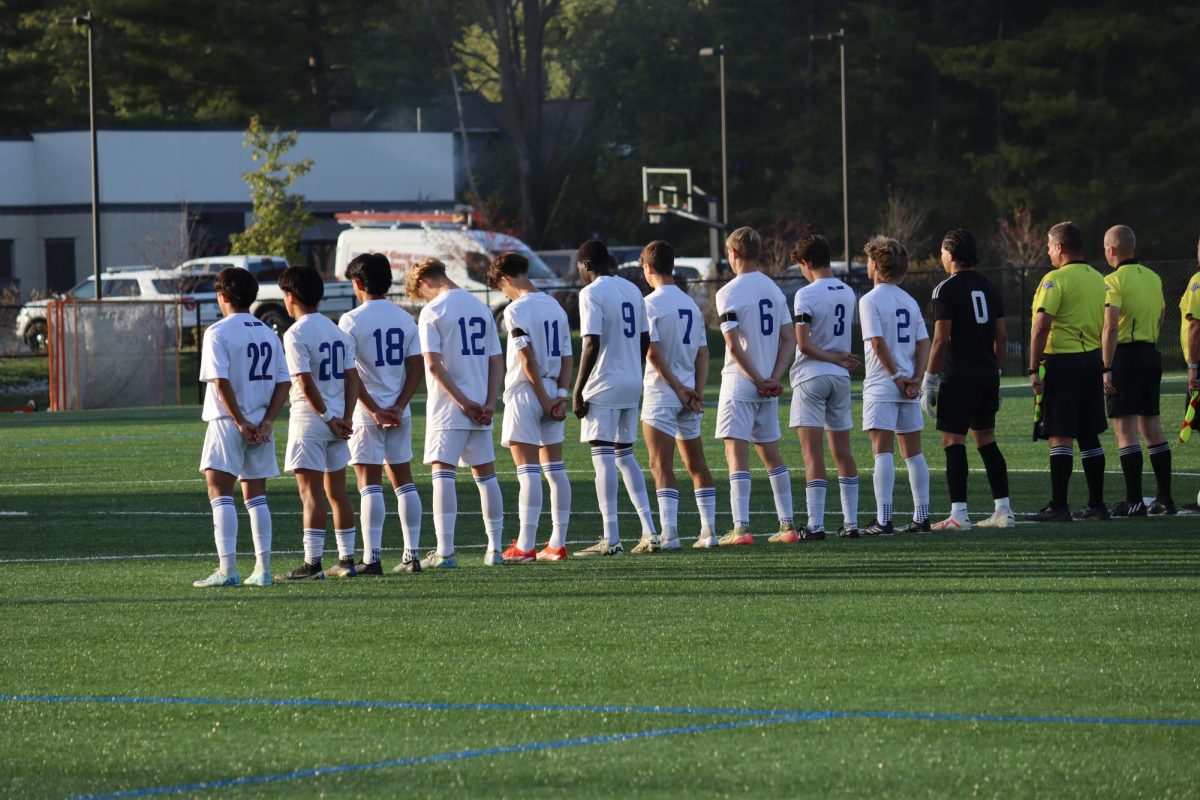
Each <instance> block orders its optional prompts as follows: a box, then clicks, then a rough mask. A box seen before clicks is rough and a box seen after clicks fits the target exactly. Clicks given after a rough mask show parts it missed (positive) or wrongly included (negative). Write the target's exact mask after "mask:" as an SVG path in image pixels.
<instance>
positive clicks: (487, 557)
mask: <svg viewBox="0 0 1200 800" xmlns="http://www.w3.org/2000/svg"><path fill="white" fill-rule="evenodd" d="M483 565H484V566H485V567H500V566H503V565H504V554H503V553H501V552H500V551H499V550H488V551H487V552H486V553H484V554H483Z"/></svg>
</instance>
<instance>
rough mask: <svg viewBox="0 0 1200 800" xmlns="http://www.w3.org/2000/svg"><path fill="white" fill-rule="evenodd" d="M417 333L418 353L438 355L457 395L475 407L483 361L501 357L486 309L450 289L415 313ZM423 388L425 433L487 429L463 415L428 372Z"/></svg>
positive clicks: (483, 393)
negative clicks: (429, 430) (426, 393)
mask: <svg viewBox="0 0 1200 800" xmlns="http://www.w3.org/2000/svg"><path fill="white" fill-rule="evenodd" d="M417 329H418V330H419V331H420V334H421V352H422V353H441V355H442V364H443V365H445V367H446V372H447V373H449V375H450V378H451V379H452V380H453V381H454V385H455V386H457V387H458V389H459V391H461V392H462V393H463V394H464V395H465V396H466V397H467V399H469V400H472V401H474V402H476V403H480V404H482V403H483V402H484V401H485V400H487V390H488V366H489V364H488V362H489V359H490V358H491V357H492V356H498V355H500V354H501V352H502V351H501V349H500V337H499V336H498V335H497V334H496V321H495V320H494V319H493V318H492V311H491V309H489V308H488V307H487V306H485V305H484V304H483V303H482V302H481V301H480V300H479V299H478V298H476V297H475V296H474V295H473V294H471V293H470V292H468V291H467V290H466V289H451V290H450V291H448V292H442V293H441V294H439V295H438V296H437V297H435V298H434V299H433V300H432V301H431V302H430V303H429V304H428V305H426V306H425V307H424V308H423V309H421V316H420V318H419V319H418V320H417ZM425 388H426V390H427V391H428V393H429V399H428V401H427V405H426V411H425V425H426V427H427V428H433V429H446V428H451V429H452V428H459V429H467V430H488V429H490V428H491V426H490V425H480V424H478V423H477V422H474V421H472V420H471V419H470V418H469V417H468V416H467V415H466V414H464V413H463V411H462V409H461V408H459V407H458V403H456V402H454V398H453V397H451V396H450V395H449V394H447V393H446V390H445V389H443V388H442V385H441V384H440V383H438V381H437V379H436V378H435V377H434V376H433V375H432V374H431V373H430V372H429V371H428V370H426V371H425Z"/></svg>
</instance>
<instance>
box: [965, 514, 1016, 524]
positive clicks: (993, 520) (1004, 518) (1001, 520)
mask: <svg viewBox="0 0 1200 800" xmlns="http://www.w3.org/2000/svg"><path fill="white" fill-rule="evenodd" d="M975 525H976V526H978V527H980V528H1015V527H1017V518H1016V517H1015V516H1013V513H1012V511H997V512H996V513H994V514H992V515H991V516H990V517H988V518H987V519H981V520H979V522H976V523H975Z"/></svg>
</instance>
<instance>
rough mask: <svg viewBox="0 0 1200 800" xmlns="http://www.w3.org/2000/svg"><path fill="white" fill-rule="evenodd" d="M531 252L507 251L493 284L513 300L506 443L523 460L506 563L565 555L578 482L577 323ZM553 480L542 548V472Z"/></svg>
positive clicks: (508, 320)
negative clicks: (570, 425)
mask: <svg viewBox="0 0 1200 800" xmlns="http://www.w3.org/2000/svg"><path fill="white" fill-rule="evenodd" d="M528 273H529V259H527V258H525V256H523V255H521V254H520V253H502V254H501V255H500V256H499V257H497V258H496V259H495V260H494V261H492V264H491V267H490V268H489V271H488V285H489V286H491V287H492V288H493V289H499V290H500V291H502V292H504V296H505V297H508V298H509V299H510V300H512V302H511V303H509V304H508V305H507V306H506V307H505V308H504V326H505V328H506V329H507V330H508V356H507V366H508V371H507V372H506V373H505V376H504V422H503V424H502V426H501V431H500V444H501V446H503V447H507V448H508V449H509V451H510V452H511V453H512V457H513V463H514V464H516V466H517V483H518V484H519V485H520V494H519V497H518V500H517V505H518V506H519V508H520V512H519V513H520V524H521V532H520V534H519V535H518V538H517V540H516V541H515V542H513V543H512V546H511V547H509V548H508V549H506V550H505V551H504V553H502V555H503V556H504V561H505V563H508V564H527V563H532V562H534V561H565V560H566V558H567V523H568V522H569V520H570V516H571V483H570V481H569V480H567V469H566V467H565V466H564V465H563V454H562V443H563V437H564V429H565V427H566V425H565V422H564V420H566V418H567V397H568V396H569V395H570V392H569V391H568V388H567V387H569V386H570V385H571V368H572V364H573V359H572V358H571V330H570V325H569V323H568V320H567V314H566V312H565V311H563V309H562V306H561V305H559V303H558V301H557V300H555V299H554V298H553V297H551V296H550V295H548V294H546V293H545V292H539V291H538V289H537V287H536V286H534V285H533V283H532V282H531V281H530V280H529V274H528ZM543 472H544V473H545V476H546V483H548V484H549V485H550V515H551V516H550V518H551V522H552V524H553V528H552V529H551V533H550V541H549V543H548V544H547V545H546V546H545V547H544V548H542V550H541V552H538V551H537V529H538V523H539V522H540V519H541V515H542V474H543Z"/></svg>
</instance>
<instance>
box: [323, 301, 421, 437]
mask: <svg viewBox="0 0 1200 800" xmlns="http://www.w3.org/2000/svg"><path fill="white" fill-rule="evenodd" d="M338 327H339V328H341V329H342V330H343V331H345V332H346V333H347V334H349V336H350V338H352V339H354V347H355V352H356V353H357V356H356V357H355V359H354V366H355V367H356V368H357V369H358V378H359V380H361V381H362V385H363V388H364V389H366V390H367V393H368V394H370V395H371V399H372V400H374V401H375V403H376V404H377V405H379V406H382V407H384V408H387V407H390V406H392V405H393V404H394V403H395V402H396V399H397V398H399V397H400V391H401V390H402V389H403V388H404V380H405V378H406V377H407V373H408V370H407V368H406V367H405V363H404V360H405V359H406V358H408V357H410V356H419V355H420V354H421V342H420V340H419V338H418V336H417V322H416V320H414V319H413V318H412V314H409V313H408V312H407V311H405V310H404V309H402V308H400V306H398V305H396V304H395V303H393V302H392V301H391V300H368V301H367V302H365V303H363V304H362V305H361V306H359V307H358V308H355V309H353V310H352V311H348V312H346V313H345V314H342V318H341V319H340V320H338ZM410 415H411V411H410V409H409V408H408V406H405V407H404V416H405V417H408V416H410ZM354 416H355V419H356V420H357V419H360V418H361V419H364V420H365V419H366V418H367V417H368V416H369V413H368V412H367V407H366V406H364V405H362V404H361V403H360V404H359V405H358V406H357V407H356V408H355V410H354Z"/></svg>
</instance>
